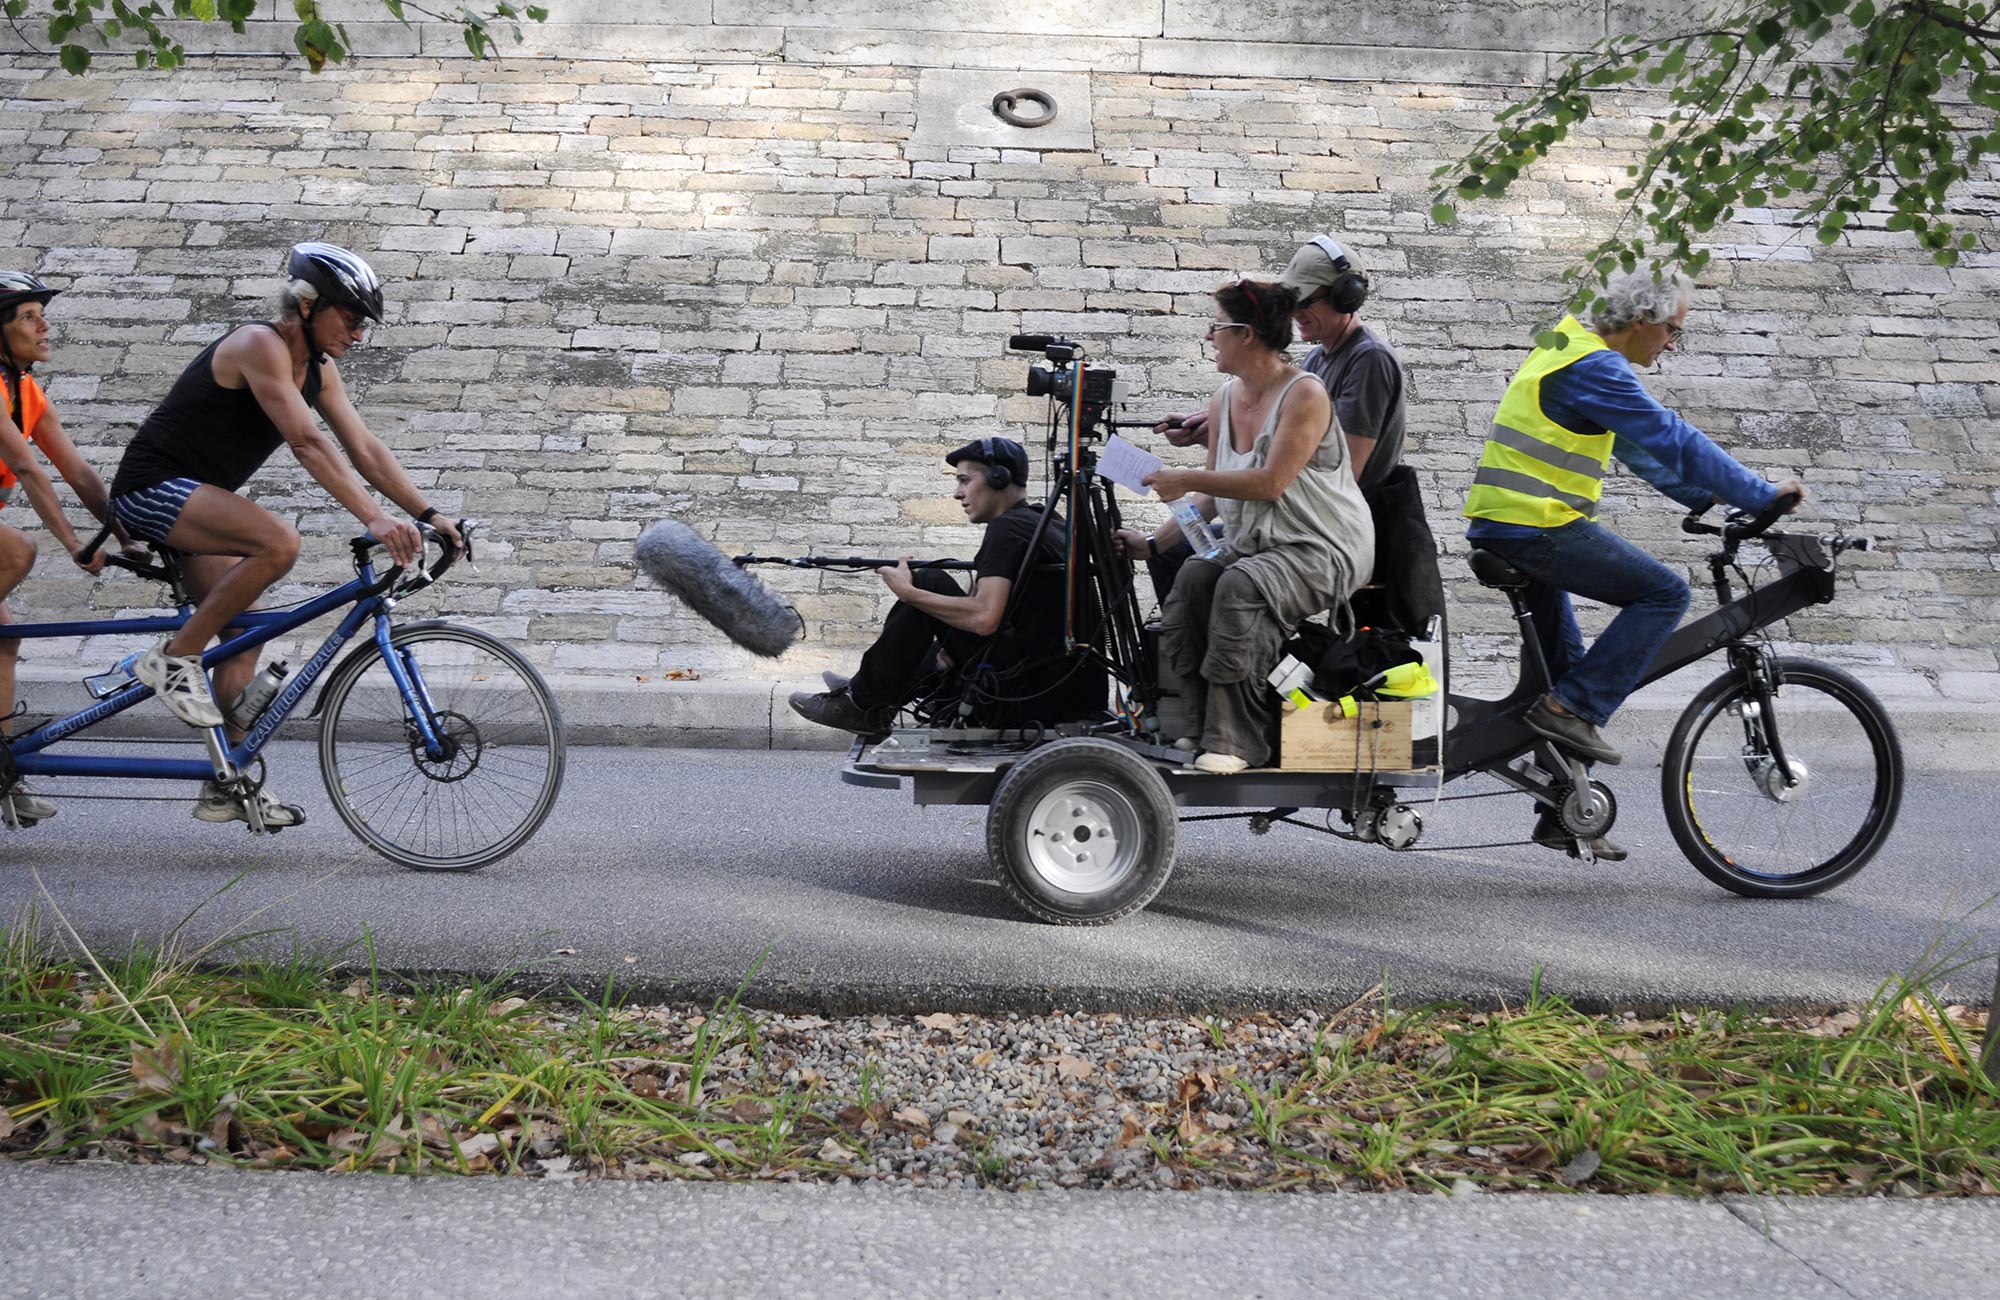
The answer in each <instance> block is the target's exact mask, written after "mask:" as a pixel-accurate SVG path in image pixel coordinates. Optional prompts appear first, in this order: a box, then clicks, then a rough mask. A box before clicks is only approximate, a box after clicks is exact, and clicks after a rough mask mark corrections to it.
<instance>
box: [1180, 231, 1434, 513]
mask: <svg viewBox="0 0 2000 1300" xmlns="http://www.w3.org/2000/svg"><path fill="white" fill-rule="evenodd" d="M1278 282H1279V283H1280V284H1283V285H1284V286H1285V287H1286V288H1288V289H1290V290H1292V291H1293V292H1294V293H1296V294H1298V295H1299V305H1298V307H1297V308H1296V309H1295V310H1294V312H1293V313H1292V321H1293V323H1294V324H1295V325H1296V326H1297V327H1298V331H1299V338H1300V340H1301V341H1303V342H1306V343H1310V344H1312V345H1313V347H1312V351H1310V352H1308V353H1306V358H1305V360H1304V361H1301V362H1300V363H1299V364H1300V366H1301V367H1303V368H1304V369H1306V370H1308V371H1311V372H1312V373H1313V374H1314V375H1317V376H1318V377H1319V381H1320V383H1321V384H1322V385H1324V386H1325V388H1326V391H1327V393H1328V395H1329V396H1331V397H1332V398H1333V410H1334V414H1335V415H1336V416H1337V417H1339V420H1340V431H1341V433H1343V434H1345V435H1346V437H1347V450H1348V458H1349V461H1350V463H1351V464H1353V466H1354V477H1355V478H1356V479H1357V480H1359V481H1360V484H1361V490H1362V491H1363V492H1368V491H1370V490H1372V489H1373V488H1375V487H1376V486H1378V485H1379V484H1380V483H1381V482H1382V480H1383V479H1384V478H1385V477H1387V475H1388V473H1389V471H1390V470H1392V469H1394V468H1395V467H1396V466H1397V465H1398V464H1399V463H1400V462H1401V461H1402V459H1403V363H1402V362H1400V361H1398V360H1397V359H1396V354H1395V353H1394V352H1391V351H1390V350H1389V345H1388V344H1386V343H1384V342H1383V341H1382V340H1381V339H1379V338H1377V337H1376V336H1375V335H1374V334H1373V333H1371V332H1370V331H1369V329H1368V327H1367V326H1365V325H1363V324H1362V323H1361V317H1360V314H1359V313H1360V311H1361V305H1362V304H1363V303H1365V302H1366V301H1367V300H1368V273H1367V272H1366V271H1364V270H1362V269H1361V264H1360V263H1359V262H1357V261H1356V260H1355V259H1354V255H1353V254H1352V253H1350V252H1348V251H1347V250H1346V249H1345V248H1343V247H1341V245H1339V244H1337V243H1335V242H1334V241H1333V239H1332V238H1331V237H1329V236H1326V235H1315V236H1313V238H1312V241H1311V242H1310V243H1307V244H1306V245H1304V246H1303V247H1301V248H1300V249H1299V251H1298V252H1297V253H1295V254H1293V255H1292V260H1291V263H1290V264H1289V265H1287V266H1286V267H1285V270H1284V274H1282V275H1280V276H1279V277H1278ZM1161 431H1162V432H1164V433H1165V434H1166V435H1167V441H1168V442H1171V443H1172V444H1173V445H1174V446H1176V447H1190V446H1194V445H1195V444H1197V443H1199V444H1202V445H1206V444H1207V442H1208V413H1207V411H1205V410H1204V411H1199V412H1194V413H1191V414H1189V415H1187V416H1185V417H1183V419H1182V423H1181V426H1180V427H1179V428H1175V429H1168V428H1165V427H1164V426H1162V429H1161Z"/></svg>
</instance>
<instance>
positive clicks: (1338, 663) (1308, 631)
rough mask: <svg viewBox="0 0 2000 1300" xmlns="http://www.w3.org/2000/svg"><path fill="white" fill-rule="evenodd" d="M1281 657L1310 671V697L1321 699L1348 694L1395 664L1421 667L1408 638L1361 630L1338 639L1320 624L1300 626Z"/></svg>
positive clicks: (1330, 629) (1388, 633) (1287, 643)
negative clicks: (1284, 655) (1286, 655)
mask: <svg viewBox="0 0 2000 1300" xmlns="http://www.w3.org/2000/svg"><path fill="white" fill-rule="evenodd" d="M1284 653H1285V654H1288V655H1290V656H1291V657H1292V658H1294V659H1296V660H1298V661H1299V662H1300V663H1302V664H1304V665H1305V666H1306V667H1307V668H1309V669H1311V670H1312V675H1313V693H1314V694H1315V695H1319V696H1321V697H1323V698H1327V699H1331V698H1334V697H1336V696H1341V695H1346V694H1349V693H1350V692H1352V691H1353V690H1354V688H1355V687H1357V686H1359V685H1361V683H1363V682H1365V681H1367V680H1368V679H1369V678H1371V677H1373V676H1374V675H1375V674H1377V673H1381V672H1387V671H1388V670H1389V669H1391V668H1394V667H1395V666H1396V665H1398V664H1416V663H1422V662H1423V660H1424V657H1423V656H1422V655H1421V654H1418V653H1417V651H1416V649H1415V648H1414V647H1413V646H1411V644H1410V642H1409V638H1407V637H1404V636H1400V635H1398V634H1397V633H1394V632H1387V631H1382V630H1380V629H1377V628H1371V627H1364V628H1361V629H1360V630H1359V631H1357V632H1356V633H1355V634H1354V635H1353V636H1351V637H1348V638H1346V639H1345V640H1343V639H1341V638H1340V637H1339V636H1337V635H1335V634H1334V631H1333V629H1332V628H1329V627H1327V626H1325V625H1324V624H1321V623H1301V624H1299V626H1298V628H1297V629H1296V630H1295V631H1294V632H1293V633H1292V636H1291V639H1290V640H1288V641H1286V642H1285V645H1284Z"/></svg>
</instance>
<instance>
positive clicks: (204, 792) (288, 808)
mask: <svg viewBox="0 0 2000 1300" xmlns="http://www.w3.org/2000/svg"><path fill="white" fill-rule="evenodd" d="M257 810H258V811H259V812H261V813H263V814H264V826H265V828H266V829H268V830H282V829H284V828H285V827H287V826H297V825H298V824H299V823H300V822H303V821H304V820H305V819H306V815H305V813H304V812H303V811H302V810H301V809H299V808H297V807H295V806H293V805H292V804H288V803H279V802H278V801H277V800H276V799H274V798H272V797H271V792H270V791H269V790H259V791H258V792H257ZM194 816H195V820H196V821H204V822H247V821H249V820H250V815H249V814H248V813H246V812H244V811H243V801H242V800H240V799H238V798H236V797H235V796H233V795H231V794H230V793H229V792H228V791H227V790H224V789H223V788H222V787H221V786H219V785H217V784H216V783H215V782H213V781H203V782H202V783H201V797H200V798H199V799H196V800H195V803H194Z"/></svg>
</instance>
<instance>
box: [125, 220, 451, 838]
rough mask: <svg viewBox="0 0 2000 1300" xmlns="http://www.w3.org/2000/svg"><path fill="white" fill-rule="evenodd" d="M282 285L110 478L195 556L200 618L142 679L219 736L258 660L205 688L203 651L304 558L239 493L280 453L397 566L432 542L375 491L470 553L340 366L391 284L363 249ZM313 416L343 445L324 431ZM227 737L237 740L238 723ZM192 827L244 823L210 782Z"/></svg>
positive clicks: (326, 247) (218, 345) (141, 524)
mask: <svg viewBox="0 0 2000 1300" xmlns="http://www.w3.org/2000/svg"><path fill="white" fill-rule="evenodd" d="M286 278H287V284H286V287H285V289H284V292H283V294H282V295H281V297H280V299H279V314H278V319H277V320H276V321H275V322H270V321H258V322H254V323H252V324H249V325H245V326H239V327H237V328H235V329H232V330H231V331H230V332H229V333H227V334H225V335H223V337H221V338H220V339H217V340H216V341H215V342H214V343H212V344H210V345H209V346H208V347H207V348H205V349H204V350H203V351H202V353H201V355H200V356H199V357H196V358H195V360H194V363H193V364H192V365H190V366H189V367H188V368H187V370H186V371H185V372H184V373H183V374H182V375H181V377H180V378H179V379H178V380H177V381H175V383H174V386H173V389H172V391H170V392H169V393H168V394H167V398H166V400H165V401H163V402H162V403H160V406H159V409H157V410H155V411H154V412H153V413H152V414H151V415H150V416H148V417H147V418H146V421H145V422H144V423H143V424H142V425H141V426H140V428H139V432H138V434H137V435H136V436H135V437H134V438H133V440H132V444H131V445H130V446H129V447H128V448H127V449H126V452H125V459H124V460H123V462H122V463H120V465H119V467H118V473H117V476H116V478H115V479H114V480H113V482H112V487H111V493H112V496H111V506H112V509H113V510H114V511H115V512H116V513H117V515H118V517H119V519H120V520H121V521H123V522H124V524H125V525H126V527H127V528H129V529H131V530H132V531H133V532H135V533H137V534H138V535H139V536H142V537H145V538H148V539H149V540H152V541H157V542H162V543H164V544H165V545H167V546H170V547H172V548H173V549H174V550H177V551H180V552H182V553H183V554H184V556H185V564H184V568H185V572H186V575H187V582H188V590H189V594H190V595H191V596H193V597H194V599H195V602H196V604H195V610H194V613H193V615H192V616H191V617H190V618H189V619H188V621H187V624H186V625H185V626H184V627H182V628H181V630H180V631H179V632H176V633H174V634H173V635H172V636H170V637H168V638H167V639H166V640H164V641H162V642H161V643H160V644H159V645H157V646H154V647H153V648H152V649H151V650H148V651H147V652H146V653H145V654H143V655H141V656H140V657H139V659H138V662H137V663H135V664H134V665H133V673H134V674H135V675H136V676H137V677H138V678H139V680H140V681H142V682H144V683H145V684H146V685H147V686H150V687H152V689H153V690H154V692H155V693H156V694H158V695H159V697H160V701H161V703H163V704H165V705H166V706H167V707H168V708H169V709H171V710H173V712H174V714H175V716H177V717H179V718H180V719H181V720H182V721H184V722H186V723H188V724H190V725H192V726H196V727H217V726H223V725H224V722H223V714H222V710H221V709H219V708H217V707H216V700H217V699H218V698H219V699H221V700H223V701H233V700H235V699H236V697H237V696H238V695H239V694H240V693H241V692H242V690H243V688H244V687H245V686H246V685H248V684H249V681H250V678H251V677H252V676H253V675H254V674H255V673H256V671H257V652H256V651H250V652H247V653H244V654H241V655H238V656H237V657H236V658H234V659H231V660H229V661H227V662H226V663H223V664H220V665H218V666H217V667H216V669H215V683H214V686H213V688H212V689H211V687H210V684H209V682H208V678H207V674H205V673H204V672H203V671H202V667H201V653H202V651H203V650H204V649H205V648H206V647H207V646H208V644H209V642H210V641H212V640H213V639H214V638H215V637H216V636H218V635H219V634H220V633H221V632H222V630H223V628H225V627H227V626H228V625H229V621H230V620H231V619H233V618H235V617H236V616H237V615H238V614H240V613H242V612H243V611H244V610H246V609H249V608H251V607H252V606H253V605H255V604H256V602H257V599H258V597H260V596H262V595H263V594H264V591H265V589H266V588H268V587H269V586H270V585H271V584H272V583H274V582H276V581H277V580H278V579H280V578H282V577H284V576H285V574H286V573H288V572H290V570H291V567H292V565H293V563H294V562H295V561H296V560H297V559H298V555H299V535H298V532H297V531H296V530H295V529H294V528H292V526H291V525H290V524H287V523H286V522H285V521H283V520H282V519H279V518H278V517H277V516H276V515H274V514H272V513H271V512H270V511H268V510H266V509H264V508H263V507H262V506H260V505H258V504H256V503H255V502H253V501H250V500H248V499H246V498H244V497H241V496H238V495H237V494H236V489H237V488H239V487H241V486H243V484H244V483H245V482H246V481H248V479H249V478H250V476H251V475H253V474H254V473H256V471H257V469H258V468H259V467H260V466H261V465H263V463H264V461H265V460H266V459H267V458H269V456H270V454H271V453H272V452H273V451H275V450H276V449H277V447H278V445H279V444H280V443H283V444H284V445H286V446H289V447H290V448H291V449H292V454H293V455H294V456H296V457H298V460H299V463H300V464H301V465H303V466H305V469H306V472H307V473H309V474H311V475H312V476H313V479H314V480H315V481H316V482H318V483H319V484H320V486H322V487H324V488H325V489H326V490H327V491H328V492H330V493H332V494H333V496H334V498H335V499H336V500H337V501H339V502H340V504H341V505H343V506H345V507H346V508H347V509H348V510H349V511H350V512H352V513H353V515H354V517H355V518H356V519H359V520H360V521H361V523H362V525H363V526H364V527H366V528H367V530H368V531H369V532H370V533H371V534H372V535H373V536H374V537H375V538H376V539H377V540H379V541H380V542H382V544H383V545H384V546H385V547H387V549H388V551H389V558H390V559H391V560H392V561H393V562H394V563H396V564H400V565H408V564H411V563H413V562H415V561H416V560H417V558H418V556H419V554H420V552H421V551H422V548H423V542H422V538H421V537H420V535H419V534H418V532H417V530H416V528H415V527H414V526H412V525H411V524H409V523H406V522H402V521H399V520H394V519H391V518H390V517H389V515H388V514H387V513H385V512H384V510H383V508H382V506H381V504H380V503H379V502H378V501H377V500H376V499H375V497H374V496H372V495H371V494H370V493H369V491H368V488H369V487H373V488H374V489H375V490H376V491H378V492H380V493H381V494H382V495H383V496H385V497H388V498H389V500H391V501H392V502H394V503H395V504H396V505H397V506H399V507H401V508H402V509H403V510H404V511H406V512H408V513H409V514H410V515H411V516H413V517H414V518H415V519H417V520H418V521H419V522H425V523H429V524H430V525H431V526H432V527H434V528H436V529H437V530H438V531H439V532H440V533H442V534H443V535H444V538H445V540H446V542H447V543H448V544H450V545H452V546H453V547H457V546H459V545H461V544H462V543H461V539H460V538H459V535H458V529H457V527H456V526H455V525H453V524H452V523H451V522H450V521H449V520H447V519H445V518H444V517H443V516H442V515H439V514H438V512H437V510H436V509H435V508H433V507H432V506H431V505H430V504H429V503H428V502H427V501H426V500H425V499H424V494H423V493H422V492H420V491H418V490H417V487H416V485H415V484H413V483H411V482H410V478H409V475H407V474H405V473H404V472H403V467H402V466H401V465H400V464H398V463H397V461H396V457H395V455H394V454H393V453H392V452H390V450H389V449H388V448H387V447H385V446H384V445H383V444H382V441H381V440H380V439H379V438H377V437H376V436H375V435H374V434H372V433H370V432H369V431H368V426H367V425H365V424H363V423H362V422H361V417H360V416H359V415H358V414H356V413H355V410H354V407H353V406H352V405H351V404H350V403H349V402H348V400H347V390H346V388H345V386H344V385H342V383H341V380H340V369H339V367H338V366H337V365H335V362H336V361H338V360H339V359H340V358H341V357H344V356H346V355H347V352H348V350H349V349H350V348H352V347H353V346H354V345H355V344H356V343H358V342H359V341H360V340H361V338H362V335H363V333H364V331H365V330H366V328H367V325H368V322H370V321H376V322H379V321H381V319H382V282H381V280H380V279H379V278H378V277H377V276H376V274H375V272H374V270H373V269H372V268H371V267H370V266H369V265H368V264H367V263H366V262H364V261H362V260H361V259H360V258H359V257H356V256H355V255H354V254H353V253H350V252H348V251H347V250H346V249H344V248H338V247H335V246H334V245H332V244H319V243H312V244H300V245H298V246H297V247H295V248H293V249H292V250H291V253H290V254H289V255H288V257H287V259H286ZM315 411H317V412H318V414H319V416H320V418H321V419H323V420H325V422H326V425H327V427H328V428H330V429H331V430H332V431H333V437H331V438H329V437H328V436H327V435H326V433H325V432H323V431H322V430H321V428H320V426H319V422H318V421H316V420H314V418H313V414H314V412H315ZM336 441H337V442H338V443H339V445H340V450H343V451H345V452H346V453H347V455H346V456H345V457H342V456H341V455H340V454H339V452H338V451H336V450H335V447H334V443H335V442H336ZM357 475H358V476H357ZM364 481H365V483H366V485H367V486H364V485H363V484H364ZM229 734H230V739H231V740H232V741H234V740H237V739H240V732H239V731H238V730H237V729H236V728H233V727H232V728H230V732H229ZM257 797H258V799H259V800H260V803H261V805H262V812H263V817H264V822H265V824H266V825H272V824H274V819H275V824H277V825H285V826H289V825H293V824H295V823H296V822H298V821H300V820H302V819H303V814H301V813H300V812H299V811H298V810H297V809H296V808H293V807H291V806H290V805H284V804H280V803H278V802H277V801H276V800H275V799H274V798H272V797H271V796H270V795H269V794H268V793H267V792H263V793H260V794H259V795H258V796H257ZM195 816H197V817H199V818H201V819H202V820H204V821H239V820H240V821H247V820H248V816H247V814H246V812H245V810H244V809H243V808H242V807H241V806H240V805H238V804H237V803H236V802H234V801H233V800H232V799H230V798H229V797H228V796H227V795H225V794H224V793H223V792H222V791H221V790H220V789H219V788H218V787H216V786H214V785H213V784H212V783H211V784H210V785H208V786H205V787H204V788H203V792H202V798H201V800H200V802H198V803H197V804H196V805H195Z"/></svg>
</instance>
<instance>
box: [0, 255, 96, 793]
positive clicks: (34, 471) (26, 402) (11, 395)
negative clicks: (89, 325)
mask: <svg viewBox="0 0 2000 1300" xmlns="http://www.w3.org/2000/svg"><path fill="white" fill-rule="evenodd" d="M58 292H59V291H58V290H55V289H51V288H49V287H48V286H47V285H45V284H43V283H42V282H41V281H40V280H37V279H36V278H35V277H34V276H32V275H28V274H25V273H24V272H20V271H0V379H4V380H5V385H6V399H7V401H6V410H5V413H4V414H0V507H5V506H6V504H7V502H8V500H9V499H10V498H13V497H16V496H25V497H26V498H27V500H28V504H29V505H31V506H33V507H34V510H35V513H36V514H37V515H39V516H41V520H42V523H43V524H45V525H46V526H47V527H48V530H49V531H50V532H51V533H54V534H55V537H56V540H57V541H59V542H61V543H62V544H63V546H64V547H65V548H66V549H67V550H68V551H69V553H70V555H71V556H72V557H74V556H75V555H76V553H77V552H78V551H80V550H82V549H83V542H82V541H81V540H79V539H78V537H77V535H76V532H75V530H74V529H72V528H71V527H70V523H69V520H68V519H67V518H66V517H65V516H64V515H63V511H62V504H61V503H60V502H59V501H57V500H56V489H55V485H54V484H53V483H51V482H50V481H49V476H48V475H47V474H45V473H43V472H42V467H41V466H40V465H39V464H37V463H36V461H35V457H34V455H33V453H31V452H30V451H29V450H28V444H29V443H30V442H32V443H34V444H35V445H36V446H37V447H40V448H41V449H42V454H43V455H44V456H47V457H48V458H49V463H50V464H52V465H54V466H55V467H56V472H57V473H59V474H61V475H62V477H63V482H65V483H67V484H69V486H70V488H71V490H72V491H74V492H75V493H76V495H77V497H78V498H79V499H80V500H82V502H83V504H84V507H85V508H86V509H87V510H89V511H90V512H91V513H92V514H94V515H96V516H97V517H98V518H99V519H104V518H107V517H108V516H109V514H110V510H111V507H110V504H109V501H108V498H107V497H106V495H105V492H104V481H103V480H102V479H100V478H98V477H97V471H96V470H93V469H92V468H91V467H90V466H89V465H88V464H87V463H85V461H84V459H83V457H82V456H80V455H78V454H77V450H76V446H75V444H73V443H71V442H70V440H69V436H68V435H67V434H65V433H64V432H63V427H62V422H61V421H60V420H58V419H56V413H55V412H54V411H53V410H51V409H50V407H49V401H48V398H47V397H46V396H44V395H43V393H42V389H41V385H39V384H37V383H36V382H35V377H34V376H33V375H32V374H30V373H29V372H30V371H32V370H33V369H34V366H35V363H36V362H37V361H47V360H48V359H49V322H48V318H47V316H46V315H44V311H43V309H44V308H46V307H47V306H48V302H49V299H51V298H53V297H55V296H56V294H57V293H58ZM34 567H35V543H34V539H32V538H30V537H29V536H28V535H27V534H26V533H24V532H22V531H21V530H20V529H18V528H10V527H8V526H7V525H5V524H0V625H4V624H6V623H8V622H9V621H10V616H9V615H8V613H7V595H8V593H9V592H11V591H13V590H14V588H16V587H18V586H20V585H21V583H22V581H23V580H24V579H26V578H27V576H28V573H29V571H30V570H31V569H33V568H34ZM83 567H84V568H85V569H86V570H87V571H89V572H91V573H96V572H97V571H98V570H99V569H101V568H103V567H104V558H103V556H102V555H101V554H100V555H97V556H93V557H92V558H91V561H90V563H88V564H86V565H84V566H83ZM20 645H21V643H20V642H19V641H8V640H0V738H4V737H5V736H6V735H7V734H8V732H9V729H10V726H11V724H10V722H9V721H8V715H11V714H12V713H13V712H14V708H15V705H14V665H15V662H16V658H17V656H18V653H19V650H20ZM55 812H56V810H55V805H53V804H51V803H50V802H49V801H48V800H46V799H43V798H40V797H39V796H37V795H33V794H29V793H28V792H27V791H26V790H24V789H22V788H21V786H20V785H18V784H16V785H15V786H14V787H13V788H12V789H11V790H0V822H4V823H6V824H10V825H18V824H20V823H22V822H27V823H33V822H38V821H42V820H44V819H46V818H49V817H53V816H55Z"/></svg>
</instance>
